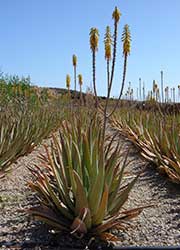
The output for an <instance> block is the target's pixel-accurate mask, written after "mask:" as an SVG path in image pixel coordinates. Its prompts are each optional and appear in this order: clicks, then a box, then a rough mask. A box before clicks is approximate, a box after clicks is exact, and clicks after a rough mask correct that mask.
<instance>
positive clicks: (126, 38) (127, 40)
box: [108, 24, 131, 117]
mask: <svg viewBox="0 0 180 250" xmlns="http://www.w3.org/2000/svg"><path fill="white" fill-rule="evenodd" d="M121 40H122V42H123V56H124V67H123V78H122V83H121V89H120V93H119V97H118V100H117V102H116V105H115V107H114V109H113V110H112V112H111V113H110V114H109V116H108V117H110V116H112V114H113V113H114V112H115V110H116V109H117V108H118V105H119V101H120V99H121V97H122V93H123V89H124V84H125V79H126V70H127V59H128V55H130V51H131V33H130V30H129V25H128V24H126V25H125V26H124V30H123V34H122V38H121Z"/></svg>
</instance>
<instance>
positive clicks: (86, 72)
mask: <svg viewBox="0 0 180 250" xmlns="http://www.w3.org/2000/svg"><path fill="white" fill-rule="evenodd" d="M0 2H1V15H0V24H1V32H0V34H1V39H0V68H1V70H2V71H3V72H5V73H9V74H18V75H19V76H22V75H23V76H27V75H30V77H31V80H32V82H33V83H34V84H37V85H39V86H50V87H52V86H54V87H65V78H66V74H67V73H69V74H70V75H71V78H72V80H73V68H72V55H73V54H76V55H77V57H78V68H77V71H78V73H82V75H83V79H84V86H83V90H84V91H86V88H87V86H90V85H91V82H92V74H91V73H92V69H91V51H90V49H89V30H90V28H91V27H97V28H98V29H99V33H100V41H99V42H100V43H99V49H98V53H97V89H98V93H99V95H105V93H106V64H105V61H104V45H103V37H104V32H105V28H106V26H107V25H110V26H111V27H112V30H113V20H112V11H113V10H114V7H115V6H117V7H118V8H119V9H120V11H121V13H122V16H121V20H120V23H119V28H118V32H119V38H118V50H117V64H116V72H115V78H114V87H113V91H112V95H114V96H117V95H118V91H119V86H120V82H121V78H122V62H123V57H122V44H121V40H120V38H121V33H122V30H123V26H124V25H125V24H126V23H128V24H129V26H130V29H131V35H132V51H131V55H130V57H129V59H128V70H127V78H126V87H127V85H128V82H129V81H131V83H132V86H133V87H134V88H135V89H136V88H137V87H138V79H139V77H141V78H142V81H145V86H146V90H147V89H150V88H151V87H152V81H153V79H155V80H156V81H157V82H160V71H161V70H163V71H164V81H165V85H169V86H170V87H172V86H177V85H178V84H180V70H179V63H180V48H179V44H180V29H179V27H180V15H179V10H180V0H149V1H148V0H76V1H75V0H66V1H65V0H28V1H26V0H13V1H12V0H1V1H0ZM73 87H74V84H73V82H72V88H73Z"/></svg>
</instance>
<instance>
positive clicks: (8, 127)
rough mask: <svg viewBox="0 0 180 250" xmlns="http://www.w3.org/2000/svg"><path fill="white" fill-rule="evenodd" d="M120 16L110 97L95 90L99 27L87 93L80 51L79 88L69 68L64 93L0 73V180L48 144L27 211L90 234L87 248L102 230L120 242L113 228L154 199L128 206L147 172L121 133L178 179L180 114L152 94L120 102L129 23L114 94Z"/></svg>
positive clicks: (57, 226)
mask: <svg viewBox="0 0 180 250" xmlns="http://www.w3.org/2000/svg"><path fill="white" fill-rule="evenodd" d="M120 16H121V13H120V11H119V10H118V8H117V7H115V9H114V11H113V14H112V17H113V21H114V33H113V35H111V30H110V27H109V26H107V27H106V33H105V38H104V45H105V59H106V62H107V96H106V98H104V99H103V100H102V99H101V98H100V97H98V93H97V89H96V53H97V49H98V42H99V31H98V29H97V28H91V30H90V40H89V41H90V49H91V52H92V79H93V93H90V94H83V93H82V84H83V77H82V75H81V74H79V75H78V83H79V88H80V91H79V93H77V91H76V89H77V86H76V78H77V76H76V74H77V72H76V70H77V68H76V66H77V57H76V55H73V57H72V59H73V60H72V62H73V69H74V90H75V92H74V93H73V94H72V91H71V90H70V89H71V77H70V75H69V74H67V75H66V87H67V91H66V93H65V94H58V93H57V92H53V91H52V90H50V89H48V88H39V87H35V86H32V85H31V83H30V79H29V78H18V77H10V76H4V75H1V78H0V118H1V120H0V177H1V179H0V181H2V183H4V182H5V181H6V180H7V179H8V178H9V176H11V174H12V172H11V171H12V168H11V167H12V166H13V163H15V162H16V161H18V160H19V158H20V157H22V156H25V155H28V154H30V153H31V152H32V151H33V150H34V149H36V148H37V146H39V145H41V146H42V145H43V150H44V151H42V152H41V153H39V154H38V156H37V158H38V161H39V162H38V163H36V162H31V163H30V164H28V166H26V168H27V169H26V171H28V175H29V176H30V178H29V179H28V183H27V184H28V188H29V189H30V190H31V191H29V192H31V194H32V195H33V197H36V198H37V199H36V202H34V200H33V201H32V204H31V206H30V207H28V208H27V209H26V213H27V214H28V215H31V216H32V218H33V219H36V220H37V221H40V222H42V223H44V224H47V225H48V226H49V228H50V229H51V230H52V229H53V233H54V234H58V233H59V232H61V233H62V232H63V233H66V234H67V235H69V236H73V237H74V238H78V239H82V238H86V237H87V238H88V243H87V244H88V245H86V247H88V246H89V245H90V243H91V241H92V240H94V238H96V237H97V238H100V239H103V240H106V241H110V242H111V241H118V236H116V233H115V232H117V231H121V230H122V231H126V228H127V227H128V226H129V225H130V224H131V223H130V221H131V219H133V218H135V217H137V216H138V215H140V214H141V212H142V211H143V210H144V209H145V210H146V209H149V208H152V207H154V206H155V204H154V203H152V202H151V201H150V202H148V203H147V204H146V203H143V206H142V205H141V204H140V203H138V205H136V206H134V204H133V205H129V202H130V200H129V195H130V193H131V191H132V190H133V188H134V186H135V185H136V183H137V181H138V180H139V178H141V176H142V175H143V171H142V169H141V170H139V172H138V171H137V172H138V173H137V172H136V174H134V172H131V164H132V162H133V160H132V158H131V156H130V155H129V152H130V149H129V148H125V147H123V146H124V145H123V143H122V141H121V140H120V137H119V136H122V135H123V136H124V137H125V138H128V140H130V141H131V142H132V143H133V144H134V145H135V146H136V147H137V148H138V149H139V154H141V155H142V156H143V157H144V158H145V159H146V160H147V161H150V162H153V163H154V164H155V165H156V166H157V168H158V169H159V170H160V171H161V172H164V173H166V175H167V176H169V177H170V179H171V180H172V182H175V183H178V184H179V183H180V145H179V142H180V132H179V131H180V115H179V113H178V112H174V113H171V114H170V113H167V112H164V110H163V109H161V106H160V105H159V104H158V102H157V100H148V101H147V103H148V102H149V101H150V102H152V103H154V104H152V105H151V106H152V107H153V108H152V109H150V110H148V109H147V110H145V109H137V108H130V107H128V106H126V105H124V106H123V107H122V105H121V100H120V99H121V98H122V95H123V89H124V85H125V80H126V68H127V61H128V56H129V54H130V49H131V35H130V28H129V26H128V25H127V24H126V25H125V26H124V29H123V33H122V39H121V40H122V46H123V72H122V80H121V86H120V89H119V96H118V99H117V100H114V101H111V100H110V96H111V90H112V86H113V79H114V73H115V64H116V51H117V44H118V24H119V20H120ZM111 50H112V55H111ZM90 102H91V105H88V104H89V103H90ZM142 107H143V105H142ZM134 150H135V149H134ZM143 170H144V169H143ZM17 175H18V170H17ZM167 176H165V177H164V178H165V179H166V178H167ZM6 178H7V179H6ZM174 185H175V184H174ZM29 189H28V190H29ZM1 201H3V198H2V197H1V193H0V202H1ZM126 204H127V205H126ZM2 207H3V206H2ZM44 224H43V225H44ZM0 243H1V242H0ZM86 249H87V248H86Z"/></svg>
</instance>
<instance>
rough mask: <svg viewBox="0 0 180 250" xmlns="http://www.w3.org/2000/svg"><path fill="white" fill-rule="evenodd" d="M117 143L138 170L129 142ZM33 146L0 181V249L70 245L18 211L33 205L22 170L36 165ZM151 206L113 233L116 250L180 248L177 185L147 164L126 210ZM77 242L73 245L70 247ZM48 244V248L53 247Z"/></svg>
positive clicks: (179, 189)
mask: <svg viewBox="0 0 180 250" xmlns="http://www.w3.org/2000/svg"><path fill="white" fill-rule="evenodd" d="M117 141H118V143H122V142H123V143H124V146H125V147H131V155H130V157H132V158H134V162H133V164H131V171H132V173H134V174H136V173H138V172H139V171H141V170H142V168H143V167H144V162H143V161H142V159H140V158H139V156H138V152H137V151H136V150H135V149H134V148H133V147H132V145H131V144H130V143H129V142H126V141H124V139H122V138H121V137H117ZM38 152H41V153H43V152H44V151H43V147H42V146H39V147H37V148H36V149H35V150H34V151H33V152H32V153H31V154H30V155H28V156H26V157H22V158H21V159H19V160H18V162H17V163H16V164H14V166H13V171H12V172H11V173H10V174H9V175H8V176H7V177H6V178H5V179H3V180H0V249H34V250H35V249H58V246H59V249H60V246H63V245H64V244H66V246H69V247H72V245H73V240H72V239H71V238H68V239H66V238H65V237H62V238H60V239H57V238H56V237H55V236H54V235H53V234H51V233H49V232H48V230H49V229H48V227H47V226H44V225H42V224H41V223H39V222H34V221H29V218H28V216H27V215H26V213H24V212H23V210H22V209H24V208H28V207H30V206H32V204H34V203H35V202H36V199H35V197H34V194H32V192H31V191H30V190H29V188H28V187H27V181H29V180H30V179H31V178H32V177H31V175H30V173H29V171H28V169H27V168H26V166H27V165H28V164H32V162H36V163H38V159H37V155H38ZM152 203H153V204H156V206H155V207H152V208H148V209H145V210H144V211H143V212H142V213H141V215H139V216H138V217H137V218H136V219H134V220H133V223H132V227H130V228H129V229H128V230H127V231H126V232H118V236H119V244H120V245H122V246H129V245H133V246H138V245H140V246H165V245H168V246H177V245H178V246H180V186H178V185H176V184H172V183H171V182H169V181H168V180H167V179H166V178H165V177H164V176H161V175H160V174H159V173H158V172H157V171H156V170H155V169H154V168H153V167H152V166H148V167H147V168H146V170H145V171H144V173H143V174H142V176H141V177H140V178H139V180H138V181H137V183H136V185H135V187H134V189H133V191H132V193H131V195H130V199H129V201H128V202H127V204H126V206H127V207H128V208H130V207H132V208H133V207H138V206H142V205H145V204H146V205H148V204H152ZM78 244H79V246H81V245H82V242H81V243H80V242H79V243H78V241H77V242H76V247H77V246H78ZM53 246H54V248H53Z"/></svg>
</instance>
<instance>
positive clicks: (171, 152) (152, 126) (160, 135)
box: [111, 108, 180, 183]
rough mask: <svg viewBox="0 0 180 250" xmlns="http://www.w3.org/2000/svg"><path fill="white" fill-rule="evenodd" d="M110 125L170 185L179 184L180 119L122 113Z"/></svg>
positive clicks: (123, 110)
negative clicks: (158, 170)
mask: <svg viewBox="0 0 180 250" xmlns="http://www.w3.org/2000/svg"><path fill="white" fill-rule="evenodd" d="M111 123H112V125H113V126H115V127H116V128H117V129H118V130H119V131H120V132H121V133H122V134H124V135H125V136H127V137H128V138H129V139H130V140H131V141H132V142H133V143H134V144H135V145H136V146H137V147H138V148H139V149H140V151H141V154H142V156H143V157H145V158H146V159H147V160H149V161H151V162H153V163H154V164H155V165H156V166H157V167H158V168H159V169H160V170H161V171H163V172H164V173H166V174H167V175H168V176H169V177H170V178H171V180H172V181H173V182H176V183H180V134H179V131H180V115H179V114H174V115H173V114H171V115H168V114H162V112H158V111H156V112H153V111H142V110H141V111H140V110H137V109H133V108H132V109H131V110H127V109H125V108H124V109H121V110H120V111H119V112H117V113H116V115H115V116H114V117H113V119H111Z"/></svg>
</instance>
